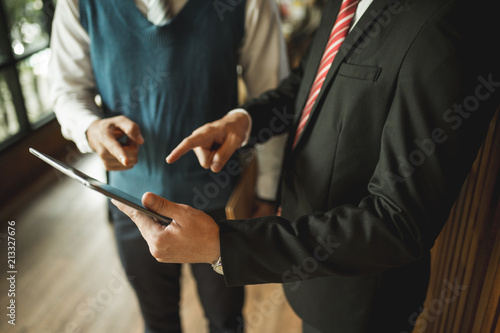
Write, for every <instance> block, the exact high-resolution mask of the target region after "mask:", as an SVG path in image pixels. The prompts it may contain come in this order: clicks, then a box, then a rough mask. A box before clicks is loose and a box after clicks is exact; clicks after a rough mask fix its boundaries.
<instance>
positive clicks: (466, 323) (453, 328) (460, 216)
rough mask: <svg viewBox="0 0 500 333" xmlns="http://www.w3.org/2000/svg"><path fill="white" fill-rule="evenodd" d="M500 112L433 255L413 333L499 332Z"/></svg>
mask: <svg viewBox="0 0 500 333" xmlns="http://www.w3.org/2000/svg"><path fill="white" fill-rule="evenodd" d="M499 169H500V109H499V110H498V111H497V113H496V115H495V117H494V118H493V119H492V121H491V123H490V127H489V131H488V135H487V137H486V139H485V142H484V144H483V146H482V147H481V150H480V152H479V153H478V156H477V159H476V161H475V163H474V165H473V167H472V170H471V171H470V173H469V176H468V178H467V181H466V182H465V184H464V186H463V188H462V191H461V193H460V196H459V197H458V198H457V200H456V202H455V205H454V207H453V209H452V211H451V214H450V217H449V219H448V222H447V223H446V225H445V227H444V229H443V231H442V232H441V234H440V235H439V237H438V239H437V240H436V244H435V246H434V248H433V249H432V251H431V254H432V265H431V270H432V271H431V281H430V285H429V290H428V293H427V299H426V302H425V307H424V311H423V312H422V314H421V315H420V317H419V319H418V321H417V323H416V325H415V328H414V330H413V332H414V333H417V332H425V333H443V332H446V333H483V332H484V333H495V332H500V323H499V316H500V200H499V198H500V177H499Z"/></svg>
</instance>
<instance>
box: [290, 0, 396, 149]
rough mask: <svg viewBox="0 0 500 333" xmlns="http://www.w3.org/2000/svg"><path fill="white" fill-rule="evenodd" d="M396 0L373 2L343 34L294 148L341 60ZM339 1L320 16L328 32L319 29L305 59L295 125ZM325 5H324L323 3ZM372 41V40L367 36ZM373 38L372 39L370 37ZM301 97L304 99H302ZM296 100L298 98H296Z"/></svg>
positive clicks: (312, 116) (335, 1)
mask: <svg viewBox="0 0 500 333" xmlns="http://www.w3.org/2000/svg"><path fill="white" fill-rule="evenodd" d="M394 1H397V0H373V2H372V3H371V5H370V6H369V7H368V8H367V10H366V11H365V13H364V14H363V16H361V18H360V19H359V21H358V22H357V23H356V25H355V26H354V28H353V30H352V31H351V32H350V33H349V34H348V35H347V37H346V39H345V40H344V42H343V43H342V46H341V47H340V49H339V52H338V53H337V55H336V56H335V59H334V60H333V63H332V66H331V67H330V70H329V71H328V74H327V76H326V78H325V82H324V83H323V87H322V89H321V91H320V94H319V96H318V98H317V99H316V102H315V104H314V107H313V109H312V111H311V114H310V116H309V119H308V122H307V124H306V126H305V128H304V131H303V132H302V136H301V138H299V141H298V142H297V146H296V147H295V149H297V148H298V146H299V145H300V143H301V141H303V140H302V138H303V137H304V134H305V133H306V132H307V130H308V126H309V123H310V122H311V119H314V115H315V113H316V112H319V110H320V107H319V106H320V105H321V104H322V103H321V100H322V98H323V97H324V95H325V94H326V93H327V92H328V90H329V86H330V84H331V81H332V80H333V78H334V77H335V76H336V73H337V70H338V69H339V67H340V65H341V64H342V62H343V61H344V59H345V57H346V56H347V55H349V54H350V53H351V52H352V51H353V49H354V48H355V47H356V45H358V44H359V43H360V42H361V41H362V40H363V39H364V38H367V31H369V29H370V28H371V27H372V25H373V23H374V22H375V21H376V19H377V18H378V17H379V16H380V14H381V13H382V12H383V10H384V9H385V8H386V7H387V6H388V5H389V4H390V3H392V2H394ZM341 3H342V1H341V0H334V1H331V2H330V4H331V5H330V6H329V7H327V8H325V12H324V14H323V15H327V16H326V17H327V19H328V20H330V21H331V22H322V24H323V26H325V25H326V26H327V27H329V29H326V28H324V29H320V30H319V31H318V32H319V33H321V34H320V35H318V36H317V38H316V40H315V42H314V44H313V45H312V46H311V47H312V48H314V49H312V50H313V51H314V53H311V56H312V59H309V62H308V64H307V66H308V68H309V69H310V70H309V71H307V73H305V75H304V80H305V81H304V82H303V84H307V85H305V86H304V87H307V89H304V90H306V93H304V94H302V96H300V97H301V100H300V104H297V105H301V109H300V112H297V113H296V115H295V116H296V118H295V123H296V124H297V123H298V121H299V118H300V116H301V113H302V109H303V108H304V105H305V103H306V99H307V98H308V97H309V90H310V89H311V85H312V83H313V81H314V79H315V77H316V72H317V69H318V67H319V63H320V61H321V57H322V56H323V52H324V49H325V46H326V43H327V42H328V38H329V37H330V32H331V30H332V28H333V24H334V23H335V20H336V18H337V14H338V12H339V10H340V5H341ZM327 5H328V4H327ZM368 38H372V37H368ZM373 38H376V36H375V37H373ZM304 96H305V97H304ZM298 97H299V96H298Z"/></svg>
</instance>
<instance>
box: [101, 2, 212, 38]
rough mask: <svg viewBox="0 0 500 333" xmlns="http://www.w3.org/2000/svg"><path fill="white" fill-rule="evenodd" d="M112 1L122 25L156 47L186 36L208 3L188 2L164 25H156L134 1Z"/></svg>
mask: <svg viewBox="0 0 500 333" xmlns="http://www.w3.org/2000/svg"><path fill="white" fill-rule="evenodd" d="M108 1H112V2H113V5H114V6H115V8H116V10H117V12H118V14H119V16H120V18H121V20H122V23H123V24H124V25H125V26H126V27H128V29H129V30H130V31H131V32H132V33H133V34H134V35H136V36H137V37H138V38H140V39H144V40H146V41H148V42H150V43H153V44H155V45H168V44H171V43H173V42H175V41H176V40H178V39H179V38H181V37H182V36H183V35H184V34H186V33H187V32H188V31H189V30H190V29H192V27H193V26H194V24H195V22H196V21H197V17H198V15H199V13H200V12H203V11H202V10H200V9H201V8H199V7H200V6H203V4H205V3H206V2H207V1H206V0H202V1H201V2H200V1H198V0H188V1H187V3H186V4H185V5H184V6H183V7H182V8H181V10H180V11H179V12H178V13H177V14H176V15H175V16H174V17H172V19H170V20H169V21H168V22H167V23H165V24H163V25H159V26H157V25H154V24H153V23H151V22H150V21H149V20H148V19H147V18H146V17H145V16H144V14H143V13H141V11H140V10H139V9H138V8H137V6H136V4H135V2H134V1H133V0H108Z"/></svg>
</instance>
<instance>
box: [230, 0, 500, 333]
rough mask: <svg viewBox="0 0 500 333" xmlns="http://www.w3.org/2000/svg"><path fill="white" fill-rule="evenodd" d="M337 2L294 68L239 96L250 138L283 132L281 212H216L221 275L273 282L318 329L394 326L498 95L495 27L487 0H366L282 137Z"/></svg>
mask: <svg viewBox="0 0 500 333" xmlns="http://www.w3.org/2000/svg"><path fill="white" fill-rule="evenodd" d="M340 3H341V1H340V0H332V1H329V2H327V4H326V8H325V10H324V13H323V19H322V22H321V24H320V27H319V29H318V31H317V33H316V36H315V39H314V41H313V43H312V45H311V47H310V50H309V53H308V54H307V55H306V57H305V58H304V60H303V62H302V64H301V66H300V68H298V69H297V70H295V71H294V72H293V73H292V74H291V76H290V77H289V78H287V79H286V80H284V81H283V82H282V83H281V84H280V86H279V87H278V88H277V89H276V90H273V91H269V92H267V93H265V94H263V95H262V96H261V97H259V98H258V99H255V100H253V101H251V102H249V103H248V104H247V105H245V106H244V108H245V109H246V110H248V111H249V113H250V114H251V116H252V118H253V123H254V126H253V129H252V138H253V140H254V141H263V140H265V139H267V138H269V136H270V135H271V134H278V133H280V132H283V131H286V130H288V131H290V133H291V135H290V142H289V144H288V148H287V153H286V157H285V162H284V170H283V181H282V187H281V204H282V217H267V218H259V219H252V220H242V221H223V222H221V224H220V226H221V231H220V235H221V253H222V260H223V264H224V271H225V277H226V281H227V283H228V284H229V285H241V284H255V283H268V282H282V283H285V284H284V288H285V292H286V295H287V298H288V300H289V302H290V304H291V305H292V307H293V308H294V309H295V311H296V312H297V313H298V315H299V316H300V317H302V318H303V320H304V321H306V322H307V323H308V324H309V325H311V326H313V327H315V328H317V329H318V330H321V331H324V332H340V333H346V332H347V333H348V332H372V331H373V332H398V333H399V332H404V331H408V330H410V329H411V328H412V325H414V321H415V319H416V316H417V315H418V313H419V310H421V309H420V306H421V304H422V302H423V300H424V298H425V293H426V290H427V283H428V277H429V257H430V255H429V250H430V249H431V247H432V246H433V244H434V241H435V239H436V237H437V236H438V234H439V232H440V231H441V229H442V227H443V224H444V223H445V221H446V219H447V216H448V214H449V211H450V209H451V206H452V204H453V202H454V200H455V198H456V196H457V194H458V191H459V190H460V187H461V185H462V184H463V182H464V179H465V178H466V175H467V173H468V171H469V169H470V167H471V164H472V162H473V161H474V159H475V156H476V154H477V151H478V148H479V146H480V144H481V142H482V140H483V138H484V135H485V133H486V129H487V125H488V122H489V120H490V118H491V116H492V114H493V112H494V111H495V108H496V107H497V106H498V102H499V99H498V95H499V94H498V91H499V90H500V75H499V71H498V66H497V64H495V62H497V63H498V62H499V61H500V57H498V52H497V51H495V49H496V48H497V46H493V45H494V44H498V32H499V29H498V27H497V26H496V24H494V22H495V18H494V17H493V15H491V13H494V10H493V9H492V8H491V5H489V4H488V3H487V2H484V3H483V4H481V3H480V2H466V1H454V0H418V1H417V0H414V1H404V0H403V1H388V0H374V1H373V3H372V4H371V6H370V7H369V8H368V10H367V11H366V12H365V14H364V15H363V16H362V17H361V19H360V21H359V22H358V23H357V25H356V26H355V27H354V29H353V30H352V31H351V32H350V33H349V35H348V36H347V38H346V40H345V41H344V43H343V45H342V47H341V49H340V52H339V54H338V55H337V56H336V58H335V60H334V62H333V64H332V67H331V69H330V71H329V73H328V76H327V78H326V81H325V83H324V85H323V89H322V91H321V93H320V95H319V97H318V99H317V101H316V104H315V106H314V108H313V111H312V113H311V117H310V119H309V121H308V124H307V125H306V128H305V130H304V132H303V134H302V137H301V138H300V140H299V141H298V144H297V146H296V147H295V148H294V149H292V148H291V141H292V140H293V136H294V133H295V128H296V126H297V121H298V119H299V117H300V112H301V111H302V108H303V107H304V104H305V102H306V99H307V97H308V93H309V89H310V87H311V84H312V82H313V80H314V77H315V74H316V71H317V68H318V65H319V61H320V59H321V56H322V53H323V50H324V47H325V45H326V41H327V39H328V36H329V33H330V31H331V28H332V26H333V23H334V21H335V18H336V16H337V13H338V10H339V8H340ZM479 5H482V6H480V7H481V8H482V10H484V11H479V10H478V9H477V8H478V7H477V6H479ZM493 60H495V61H493ZM443 282H444V281H443ZM450 283H451V284H453V281H450ZM443 288H446V286H445V285H444V286H443Z"/></svg>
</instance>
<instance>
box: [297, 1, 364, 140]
mask: <svg viewBox="0 0 500 333" xmlns="http://www.w3.org/2000/svg"><path fill="white" fill-rule="evenodd" d="M358 2H359V0H343V1H342V6H341V7H340V11H339V15H338V16H337V21H335V24H334V25H333V29H332V32H331V33H330V38H329V39H328V43H327V44H326V49H325V52H324V53H323V57H322V58H321V62H320V64H319V68H318V72H317V73H316V78H315V79H314V82H313V85H312V87H311V90H310V92H309V97H308V98H307V103H306V106H305V107H304V110H302V115H301V117H300V121H299V126H298V127H297V131H296V132H295V140H294V141H293V147H295V145H296V144H297V141H298V139H299V137H300V135H301V134H302V131H303V130H304V127H305V125H306V123H307V120H308V119H309V115H310V114H311V110H312V108H313V106H314V102H315V101H316V98H318V95H319V92H320V91H321V87H322V86H323V82H325V78H326V75H327V74H328V70H329V69H330V67H331V66H332V62H333V59H334V58H335V56H336V55H337V53H338V52H339V49H340V45H342V42H343V41H344V39H345V37H346V36H347V33H348V32H349V28H350V27H351V23H352V19H353V17H354V13H355V12H356V8H357V7H358Z"/></svg>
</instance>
